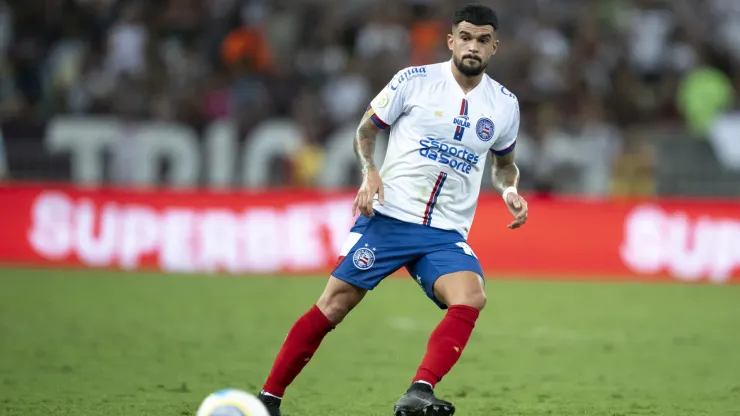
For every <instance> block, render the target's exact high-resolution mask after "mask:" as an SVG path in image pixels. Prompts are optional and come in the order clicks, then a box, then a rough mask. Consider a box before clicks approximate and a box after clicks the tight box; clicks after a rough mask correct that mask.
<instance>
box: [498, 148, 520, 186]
mask: <svg viewBox="0 0 740 416" xmlns="http://www.w3.org/2000/svg"><path fill="white" fill-rule="evenodd" d="M491 175H492V178H493V187H494V188H495V189H496V191H498V193H499V194H501V195H503V194H504V191H505V190H506V188H508V187H510V186H513V187H514V188H516V187H517V186H519V168H518V167H517V166H516V163H514V151H511V152H509V153H508V154H507V155H505V156H496V155H495V154H494V155H493V158H492V169H491Z"/></svg>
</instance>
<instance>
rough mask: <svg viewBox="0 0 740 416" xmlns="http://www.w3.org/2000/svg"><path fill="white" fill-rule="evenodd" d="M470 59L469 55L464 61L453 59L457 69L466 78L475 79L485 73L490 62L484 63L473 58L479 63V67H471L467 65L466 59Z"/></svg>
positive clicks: (454, 57)
mask: <svg viewBox="0 0 740 416" xmlns="http://www.w3.org/2000/svg"><path fill="white" fill-rule="evenodd" d="M466 57H470V56H468V55H466V56H464V57H463V58H462V59H459V58H458V57H456V56H453V57H452V62H453V63H454V64H455V66H456V67H457V69H458V70H459V71H460V73H462V74H463V75H465V76H468V77H475V76H478V75H480V74H482V73H483V71H485V70H486V67H487V66H488V62H483V61H481V60H478V59H479V58H477V57H476V58H473V59H474V60H476V61H477V62H478V65H476V66H471V65H468V64H466V63H465V58H466Z"/></svg>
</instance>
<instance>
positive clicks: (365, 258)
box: [352, 247, 375, 270]
mask: <svg viewBox="0 0 740 416" xmlns="http://www.w3.org/2000/svg"><path fill="white" fill-rule="evenodd" d="M352 263H354V264H355V267H357V268H358V269H360V270H367V269H369V268H371V267H373V264H375V253H373V251H372V250H370V249H369V248H365V247H362V248H358V249H357V251H355V254H354V255H353V256H352Z"/></svg>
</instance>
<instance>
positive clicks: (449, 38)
mask: <svg viewBox="0 0 740 416" xmlns="http://www.w3.org/2000/svg"><path fill="white" fill-rule="evenodd" d="M454 45H455V35H454V34H452V33H448V34H447V48H448V49H449V50H452V48H453V46H454Z"/></svg>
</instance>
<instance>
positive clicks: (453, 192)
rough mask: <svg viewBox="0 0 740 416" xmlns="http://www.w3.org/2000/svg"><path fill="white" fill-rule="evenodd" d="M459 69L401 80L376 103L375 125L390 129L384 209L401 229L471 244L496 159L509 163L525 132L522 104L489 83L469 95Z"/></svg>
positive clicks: (408, 72)
mask: <svg viewBox="0 0 740 416" xmlns="http://www.w3.org/2000/svg"><path fill="white" fill-rule="evenodd" d="M452 65H453V63H452V61H447V62H443V63H438V64H433V65H427V66H420V67H410V68H406V69H403V70H401V71H400V72H398V73H397V74H396V75H395V76H394V77H393V79H392V80H391V82H390V83H388V85H387V86H386V87H385V88H384V89H383V91H381V92H380V93H379V94H378V95H377V96H376V97H375V98H374V99H373V100H372V102H371V104H370V106H371V107H372V109H373V110H374V112H375V114H374V115H373V116H372V120H373V122H374V123H375V124H376V125H377V126H378V127H381V128H387V127H389V126H390V140H389V143H388V150H387V153H386V157H385V161H384V162H383V166H382V168H381V169H380V176H381V177H382V179H383V183H384V199H385V205H380V204H379V202H378V198H377V196H376V197H375V202H374V208H375V210H377V211H378V212H380V213H381V214H384V215H387V216H390V217H393V218H396V219H399V220H401V221H406V222H411V223H417V224H423V225H426V226H429V227H435V228H441V229H446V230H456V231H458V232H459V233H460V234H461V235H462V236H463V237H464V238H466V239H467V236H468V233H469V232H470V227H471V224H472V223H473V216H474V215H475V209H476V206H477V204H478V195H479V193H480V188H481V180H482V178H483V169H484V167H485V163H486V157H487V155H488V152H489V151H492V152H493V153H494V154H496V155H506V154H508V153H509V152H511V151H512V150H513V149H514V146H515V144H516V138H517V133H518V131H519V104H518V102H517V99H516V97H515V96H514V95H513V94H512V93H511V92H509V91H508V90H507V89H506V88H504V87H503V86H502V85H501V84H499V83H498V82H496V81H494V80H493V79H491V78H490V77H489V76H488V75H484V76H483V79H482V80H481V82H480V84H478V86H476V87H475V88H474V89H473V90H472V91H470V92H469V93H468V94H464V93H463V90H462V88H461V87H460V86H459V84H458V83H457V81H455V78H454V77H453V75H452Z"/></svg>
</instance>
